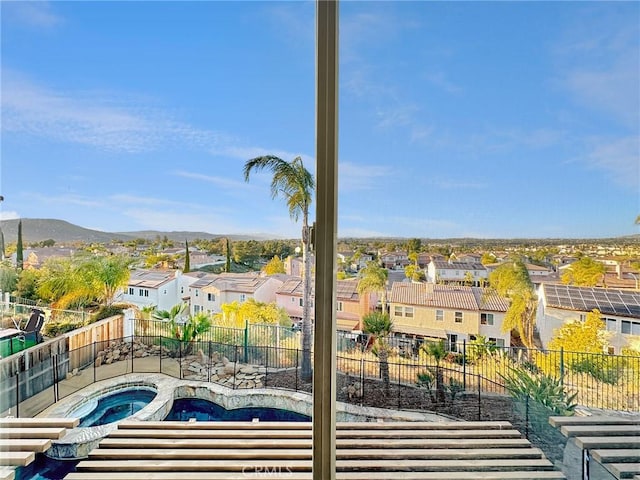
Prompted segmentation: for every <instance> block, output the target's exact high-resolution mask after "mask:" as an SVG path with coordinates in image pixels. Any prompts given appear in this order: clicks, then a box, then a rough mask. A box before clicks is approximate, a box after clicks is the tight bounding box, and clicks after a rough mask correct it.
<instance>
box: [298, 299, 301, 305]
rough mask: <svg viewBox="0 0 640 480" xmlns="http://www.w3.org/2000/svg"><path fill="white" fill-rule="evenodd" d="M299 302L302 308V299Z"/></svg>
mask: <svg viewBox="0 0 640 480" xmlns="http://www.w3.org/2000/svg"><path fill="white" fill-rule="evenodd" d="M298 300H299V303H300V306H302V298H300V299H298Z"/></svg>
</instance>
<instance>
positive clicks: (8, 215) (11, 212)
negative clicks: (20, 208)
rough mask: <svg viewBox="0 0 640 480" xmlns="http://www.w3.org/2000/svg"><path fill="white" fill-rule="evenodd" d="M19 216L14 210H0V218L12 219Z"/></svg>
mask: <svg viewBox="0 0 640 480" xmlns="http://www.w3.org/2000/svg"><path fill="white" fill-rule="evenodd" d="M16 218H20V214H19V213H18V212H16V211H15V210H7V211H4V210H0V220H14V219H16Z"/></svg>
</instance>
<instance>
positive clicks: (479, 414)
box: [477, 375, 482, 421]
mask: <svg viewBox="0 0 640 480" xmlns="http://www.w3.org/2000/svg"><path fill="white" fill-rule="evenodd" d="M477 377H478V421H480V420H482V393H481V392H482V377H481V376H480V375H478V376H477Z"/></svg>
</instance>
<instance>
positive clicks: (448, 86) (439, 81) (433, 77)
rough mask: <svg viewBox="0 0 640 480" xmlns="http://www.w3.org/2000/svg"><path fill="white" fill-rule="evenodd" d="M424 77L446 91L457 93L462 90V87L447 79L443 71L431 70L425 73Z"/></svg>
mask: <svg viewBox="0 0 640 480" xmlns="http://www.w3.org/2000/svg"><path fill="white" fill-rule="evenodd" d="M425 78H426V79H427V80H428V81H429V82H430V83H432V84H433V85H435V86H436V87H439V88H441V89H442V90H444V91H445V92H447V93H451V94H458V93H460V92H462V87H460V86H459V85H456V84H455V83H453V82H452V81H450V80H449V79H447V77H446V74H445V73H444V72H433V73H427V74H425Z"/></svg>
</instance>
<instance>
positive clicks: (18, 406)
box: [16, 372, 20, 418]
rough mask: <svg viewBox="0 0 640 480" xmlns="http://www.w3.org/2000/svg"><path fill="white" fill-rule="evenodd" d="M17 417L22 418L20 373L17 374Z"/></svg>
mask: <svg viewBox="0 0 640 480" xmlns="http://www.w3.org/2000/svg"><path fill="white" fill-rule="evenodd" d="M16 417H17V418H20V372H16Z"/></svg>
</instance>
